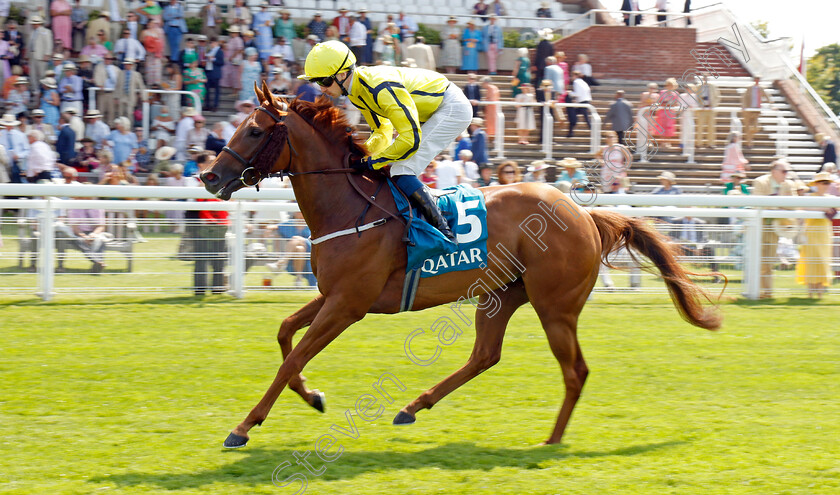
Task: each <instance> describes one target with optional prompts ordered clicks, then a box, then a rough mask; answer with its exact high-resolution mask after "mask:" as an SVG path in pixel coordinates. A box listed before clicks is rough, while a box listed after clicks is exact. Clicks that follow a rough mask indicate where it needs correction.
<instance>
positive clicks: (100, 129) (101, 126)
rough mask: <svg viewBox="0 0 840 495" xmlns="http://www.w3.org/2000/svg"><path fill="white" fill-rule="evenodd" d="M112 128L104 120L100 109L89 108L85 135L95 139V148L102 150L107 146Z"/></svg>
mask: <svg viewBox="0 0 840 495" xmlns="http://www.w3.org/2000/svg"><path fill="white" fill-rule="evenodd" d="M110 134H111V128H110V127H108V124H106V123H105V122H102V113H101V112H100V111H99V110H88V111H87V113H86V114H85V137H88V138H90V139H91V140H93V146H94V148H95V149H97V150H100V149H102V147H103V146H106V141H107V140H108V136H109V135H110Z"/></svg>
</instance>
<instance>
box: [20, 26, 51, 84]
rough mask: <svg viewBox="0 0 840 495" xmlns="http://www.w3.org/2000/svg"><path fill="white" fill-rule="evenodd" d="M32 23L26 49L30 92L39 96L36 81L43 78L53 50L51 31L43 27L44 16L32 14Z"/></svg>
mask: <svg viewBox="0 0 840 495" xmlns="http://www.w3.org/2000/svg"><path fill="white" fill-rule="evenodd" d="M29 23H30V24H32V27H33V30H32V34H30V35H29V42H28V43H27V44H26V50H27V53H28V54H29V78H30V85H31V88H32V94H33V95H35V96H40V94H41V91H40V87H39V84H38V82H39V81H40V80H41V79H43V78H44V76H45V75H46V74H45V73H46V71H47V63H49V60H50V56H51V55H52V52H53V35H52V31H50V30H49V29H47V28H45V27H44V18H43V17H41V16H39V15H33V16H32V18H31V19H30V21H29Z"/></svg>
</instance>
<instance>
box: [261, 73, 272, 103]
mask: <svg viewBox="0 0 840 495" xmlns="http://www.w3.org/2000/svg"><path fill="white" fill-rule="evenodd" d="M262 92H263V94H264V95H265V100H266V103H268V104H269V106H274V94H273V93H272V92H271V88H269V87H268V84H266V83H265V79H263V81H262Z"/></svg>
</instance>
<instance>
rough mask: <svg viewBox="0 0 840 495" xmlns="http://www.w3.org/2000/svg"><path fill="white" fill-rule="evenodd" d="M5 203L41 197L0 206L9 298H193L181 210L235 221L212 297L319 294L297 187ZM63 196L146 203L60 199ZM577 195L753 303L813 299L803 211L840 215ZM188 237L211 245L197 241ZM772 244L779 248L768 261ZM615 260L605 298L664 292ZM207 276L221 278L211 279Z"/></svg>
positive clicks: (71, 190)
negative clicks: (230, 195)
mask: <svg viewBox="0 0 840 495" xmlns="http://www.w3.org/2000/svg"><path fill="white" fill-rule="evenodd" d="M0 196H30V197H34V198H35V199H0V209H2V208H5V209H6V210H10V209H15V210H17V214H16V215H12V212H10V211H7V212H6V213H7V214H6V215H5V216H3V217H0V232H2V243H0V294H3V295H7V296H9V295H16V296H20V295H32V294H37V295H38V296H39V297H41V298H43V299H45V300H49V299H51V298H52V297H54V296H56V295H62V294H73V295H79V294H84V293H98V294H122V293H168V294H181V295H185V294H189V293H191V292H192V291H193V290H194V289H195V287H194V284H195V281H194V275H195V273H194V272H195V271H196V270H195V269H194V268H195V263H196V262H195V260H196V258H202V253H195V252H186V253H185V252H184V249H183V246H184V244H183V243H182V240H184V234H182V233H181V232H186V233H189V232H190V227H191V226H194V225H196V224H198V223H200V222H197V221H194V222H192V223H191V222H189V221H185V220H184V219H183V217H182V216H181V215H180V214H179V213H177V212H183V211H187V210H204V211H207V210H224V211H227V212H228V213H229V227H228V231H227V235H226V236H224V240H223V241H221V242H222V244H221V247H220V248H214V249H212V251H213V252H211V253H204V254H205V255H212V256H210V257H214V258H215V259H218V258H220V257H221V258H223V259H224V261H223V262H222V263H221V264H222V266H223V269H224V272H225V278H224V282H223V286H222V285H215V284H211V282H207V283H208V284H211V285H213V287H214V288H215V289H218V290H224V291H226V292H228V293H229V294H231V295H233V296H235V297H244V295H245V294H246V293H247V292H250V291H265V290H278V289H289V290H291V289H314V286H313V285H310V282H311V274H309V273H306V271H305V269H303V268H302V267H303V266H304V265H305V262H306V259H307V254H306V252H305V251H303V250H302V248H301V247H300V245H299V244H296V243H294V242H292V243H290V242H289V241H288V238H284V237H281V236H279V235H278V228H277V226H278V224H280V225H284V228H285V229H286V230H288V228H289V227H290V226H296V225H299V223H296V222H295V221H294V220H289V219H287V218H286V217H287V215H289V214H290V213H291V212H294V211H296V210H297V206H296V204H294V203H290V202H287V201H288V200H291V199H293V198H294V196H293V192H292V191H291V190H290V189H270V188H263V189H262V190H261V191H260V192H256V191H255V190H253V189H249V190H242V191H238V192H237V193H235V194H234V200H233V201H229V202H195V201H189V200H190V199H196V198H209V197H210V196H209V194H208V193H207V192H206V191H204V189H203V188H199V187H195V188H175V187H172V188H168V187H161V188H157V187H155V188H152V187H145V186H98V185H49V184H45V185H40V184H39V185H35V184H0ZM62 197H63V198H69V197H81V198H91V197H100V198H101V197H107V198H146V199H142V200H139V199H108V200H96V199H82V200H71V199H58V198H62ZM160 198H166V200H162V199H160ZM573 198H574V199H575V200H576V201H577V202H578V203H580V204H584V205H586V206H593V207H603V208H609V209H614V210H615V211H619V212H621V213H624V214H627V215H632V216H644V217H651V218H652V220H651V221H652V222H655V224H656V225H657V228H658V229H659V230H660V231H662V232H663V233H665V234H666V235H668V236H670V237H671V238H672V239H673V241H674V242H675V243H679V244H680V245H681V246H682V247H683V248H684V256H683V258H682V261H683V262H684V263H686V264H688V265H689V266H690V267H691V269H693V270H695V271H698V272H708V271H711V270H715V271H721V272H723V273H724V274H725V275H726V276H727V277H728V278H729V280H730V287H729V289H728V290H727V294H729V295H740V294H743V295H744V296H745V297H747V298H750V299H754V298H757V297H758V296H759V295H760V292H761V278H762V276H764V279H765V281H766V280H768V278H767V277H772V279H773V282H774V283H773V285H774V286H775V288H774V291H775V293H776V294H786V295H791V294H800V295H801V294H804V293H805V292H806V290H807V289H806V288H805V286H802V285H799V284H798V283H797V282H796V280H795V273H796V271H795V270H794V268H796V267H797V265H798V264H801V263H800V262H798V261H797V259H798V257H799V254H798V253H799V247H801V246H804V245H805V244H807V243H808V234H809V232H808V231H807V230H806V229H805V228H803V227H802V225H801V222H803V219H809V218H811V219H816V218H825V217H824V216H823V215H824V214H823V213H822V212H820V211H813V210H804V209H800V210H797V209H795V208H829V207H835V208H840V198H837V197H829V198H815V197H801V198H800V197H794V198H791V197H771V196H712V195H708V196H701V195H682V196H652V195H614V194H613V195H599V196H585V195H578V197H575V196H574V195H573ZM257 200H258V201H257ZM77 208H101V209H104V210H105V211H106V212H107V213H108V220H107V229H106V230H107V232H108V234H109V235H108V236H106V237H105V238H104V241H103V242H104V243H105V251H104V256H105V264H106V266H105V268H104V270H103V271H102V273H96V272H97V270H96V269H95V266H94V265H92V263H91V261H90V259H91V258H90V256H89V253H83V252H81V251H79V250H78V248H77V246H76V245H75V244H74V242H73V241H72V239H71V238H70V237H69V236H68V234H67V231H68V230H67V229H68V228H72V225H71V222H72V221H71V219H68V218H65V217H66V210H67V209H77ZM780 208H786V209H780ZM654 219H659V220H654ZM774 219H786V220H785V221H786V222H788V223H789V225H773V224H772V222H773V220H774ZM835 229H836V228H835ZM770 231H772V232H774V233H775V232H781V233H782V234H783V235H784V237H782V240H781V241H777V240H776V239H775V237H774V236H770V237H768V236H767V235H766V234H767V233H768V232H770ZM774 235H775V234H774ZM837 235H838V230H835V231H834V238H833V239H831V238H829V241H828V242H829V243H831V244H832V246H831V247H830V248H831V249H833V252H832V256H831V261H830V262H831V270H832V273H836V272H837V271H840V253H838V243H837V240H838V239H837ZM190 239H191V241H209V239H201V238H198V239H196V237H195V236H194V235H193V236H192V237H191V238H190ZM768 242H777V243H778V246H774V247H773V248H772V249H771V251H770V253H771V254H769V255H768V254H767V253H768V250H767V246H766V244H767V243H768ZM763 244H764V245H765V246H763ZM208 245H209V244H208ZM290 245H291V246H293V247H291V248H290V247H289V246H290ZM763 247H764V251H763V250H762V248H763ZM204 258H207V256H204ZM617 262H618V264H619V265H623V267H625V268H627V272H626V273H625V272H613V273H612V275H615V278H616V280H617V283H616V282H614V281H613V280H611V278H612V276H611V275H610V274H609V273H608V272H607V271H606V270H604V272H603V276H602V281H603V286H601V284H599V286H598V287H597V288H596V290H598V291H642V292H657V293H662V292H665V287H664V285H663V284H662V283H661V281H659V280H658V279H656V278H655V276H654V275H645V276H644V277H641V276H640V275H639V271H638V269H637V268H636V267H634V266H633V264H632V263H631V260H630V258H629V256H628V255H627V253H618V254H617ZM762 264H764V265H765V266H767V265H770V266H771V268H772V272H770V274H769V275H768V274H766V273H765V274H764V275H762ZM205 265H207V267H205V268H202V270H203V271H212V268H211V267H210V265H212V262H211V263H206V264H205ZM269 267H270V268H271V269H269ZM202 273H204V272H202ZM206 275H207V277H208V278H212V277H211V275H212V274H211V273H207V274H206ZM625 279H626V280H627V282H626V283H625ZM701 281H702V282H703V283H704V284H706V285H707V286H708V287H711V288H714V287H720V285H718V284H719V282H721V279H716V278H713V277H707V278H704V279H701ZM838 289H840V286H829V288H828V291H829V292H830V293H835V294H836V293H838Z"/></svg>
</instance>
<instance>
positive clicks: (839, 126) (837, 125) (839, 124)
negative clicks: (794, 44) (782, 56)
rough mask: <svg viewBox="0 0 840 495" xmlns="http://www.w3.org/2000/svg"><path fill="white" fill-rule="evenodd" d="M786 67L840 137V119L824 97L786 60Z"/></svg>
mask: <svg viewBox="0 0 840 495" xmlns="http://www.w3.org/2000/svg"><path fill="white" fill-rule="evenodd" d="M785 67H786V68H787V69H788V71H789V72H790V73H791V75H793V78H794V79H795V80H796V82H798V83H799V87H800V90H801V89H804V90H805V92H807V93H808V95H809V96H810V97H811V99H812V100H814V101H815V102H816V103H817V105H818V106H819V107H820V109H821V110H822V111H823V112H824V113H825V117H827V118H828V120H829V122H831V123H832V124H834V130H835V132H837V134H838V135H840V119H838V117H837V115H836V114H835V113H834V112H833V111H832V110H831V108H829V107H828V105H826V103H825V101H823V99H822V97H821V96H820V95H818V94H817V92H816V91H815V90H814V88H813V87H812V86H811V85H810V84H809V83H808V81H807V80H806V79H805V78H804V77H803V76H802V74H800V73H799V71H798V70H796V68H795V67H793V65H792V64H791V63H790V62H789V61H787V60H785Z"/></svg>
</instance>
